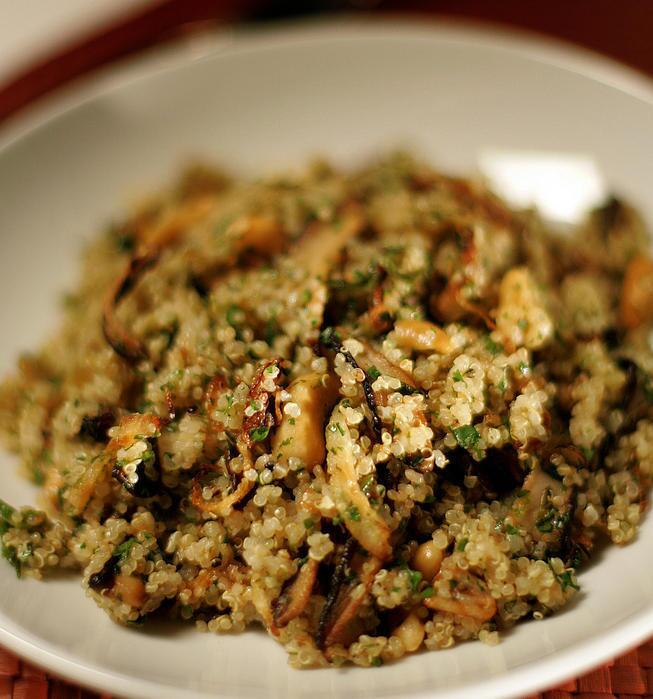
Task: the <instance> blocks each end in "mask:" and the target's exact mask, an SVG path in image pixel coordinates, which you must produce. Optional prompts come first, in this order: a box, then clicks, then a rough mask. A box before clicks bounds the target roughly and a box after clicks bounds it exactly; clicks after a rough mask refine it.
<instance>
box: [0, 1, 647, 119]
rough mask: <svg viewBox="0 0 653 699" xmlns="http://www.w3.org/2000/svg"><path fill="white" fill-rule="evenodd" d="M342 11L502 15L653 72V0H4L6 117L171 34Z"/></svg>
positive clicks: (0, 79) (2, 107) (0, 38)
mask: <svg viewBox="0 0 653 699" xmlns="http://www.w3.org/2000/svg"><path fill="white" fill-rule="evenodd" d="M336 13H348V14H350V15H364V14H372V15H377V14H381V13H384V14H386V15H388V14H390V15H392V16H397V17H399V16H401V15H408V16H410V17H411V18H412V19H414V20H415V19H418V20H423V21H428V20H429V19H431V18H432V17H445V18H449V19H453V20H467V21H470V20H472V21H477V22H490V23H494V24H497V23H498V24H503V25H505V26H506V27H508V28H513V29H525V30H530V31H535V32H539V33H541V34H546V35H549V36H552V37H556V38H559V39H564V40H567V41H572V42H575V43H577V44H580V45H582V46H584V47H586V48H589V49H593V50H595V51H600V52H602V53H605V54H607V55H610V56H612V57H614V58H617V59H619V60H621V61H623V62H625V63H628V64H630V65H631V66H633V67H635V68H637V69H639V70H641V71H643V72H646V73H648V74H649V75H653V45H652V44H651V39H650V37H651V35H652V34H653V31H652V30H653V0H620V1H617V0H407V1H403V2H402V1H401V0H280V1H275V0H0V124H1V123H2V122H5V121H6V120H7V119H9V117H11V116H15V115H17V114H18V113H19V112H20V110H21V109H24V108H25V107H26V106H28V105H30V104H32V103H33V102H35V101H36V100H38V99H39V98H41V97H43V96H44V95H47V94H48V93H50V92H52V91H53V90H55V89H57V88H59V87H62V86H64V85H66V84H68V83H70V82H71V81H73V80H75V79H77V78H79V77H80V76H84V75H86V74H88V73H89V72H90V71H93V70H96V69H98V68H101V67H102V66H106V65H107V64H109V63H111V62H112V61H115V60H118V59H120V58H124V57H126V56H128V55H130V54H135V53H138V52H143V51H147V50H152V49H153V47H158V46H160V45H161V44H163V43H166V42H168V43H169V42H173V41H179V40H183V41H188V40H197V39H198V38H199V39H202V38H205V39H206V38H210V36H211V34H212V33H215V31H216V29H220V28H225V27H229V26H242V25H246V24H252V23H269V22H274V21H279V20H284V19H293V18H302V17H313V18H317V17H320V16H324V17H329V16H331V15H334V14H336Z"/></svg>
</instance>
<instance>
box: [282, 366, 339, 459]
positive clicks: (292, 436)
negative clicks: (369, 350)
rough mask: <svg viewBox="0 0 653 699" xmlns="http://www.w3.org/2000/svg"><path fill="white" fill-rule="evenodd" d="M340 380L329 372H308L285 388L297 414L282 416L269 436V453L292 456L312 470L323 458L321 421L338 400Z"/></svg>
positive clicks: (283, 457) (322, 425)
mask: <svg viewBox="0 0 653 699" xmlns="http://www.w3.org/2000/svg"><path fill="white" fill-rule="evenodd" d="M339 388H340V381H339V380H338V378H337V377H336V376H335V375H333V374H318V373H309V374H304V375H302V376H300V377H299V378H297V379H295V380H294V381H293V382H292V383H291V384H290V385H289V386H288V388H287V389H286V390H287V391H288V393H289V394H290V400H291V401H292V402H293V403H295V404H296V405H297V406H298V407H299V410H300V414H299V415H298V416H297V417H289V416H287V415H286V416H283V417H282V418H281V421H280V424H279V427H278V428H277V430H276V431H275V433H274V436H273V437H272V455H273V456H274V458H275V459H276V460H278V461H283V462H287V461H288V459H290V458H293V457H294V458H296V459H299V460H300V461H301V463H302V464H304V466H305V467H306V468H307V469H308V470H309V471H312V470H313V468H314V467H315V465H316V464H321V463H323V462H324V459H325V457H326V444H325V439H324V423H325V420H326V417H327V415H328V414H329V413H330V412H331V410H332V409H333V406H334V404H335V402H336V401H337V400H338V395H339Z"/></svg>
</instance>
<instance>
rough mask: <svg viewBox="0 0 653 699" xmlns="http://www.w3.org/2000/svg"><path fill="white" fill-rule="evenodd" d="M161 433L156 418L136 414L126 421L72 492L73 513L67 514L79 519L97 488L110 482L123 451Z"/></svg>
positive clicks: (124, 420)
mask: <svg viewBox="0 0 653 699" xmlns="http://www.w3.org/2000/svg"><path fill="white" fill-rule="evenodd" d="M160 429H161V420H160V418H158V417H157V416H156V415H148V414H146V415H141V414H135V415H127V416H126V417H123V418H122V419H121V420H120V422H119V424H118V427H117V434H116V436H115V437H113V438H112V439H111V441H110V442H109V443H108V444H107V446H106V447H105V449H104V451H103V452H102V453H101V454H100V455H99V456H98V457H97V458H96V459H95V460H94V461H92V462H91V463H90V464H89V466H88V468H87V469H86V470H85V471H84V473H83V474H82V475H81V476H80V478H79V480H78V481H77V482H76V483H75V484H74V485H73V486H72V488H71V489H70V492H69V493H68V502H69V503H70V505H71V506H72V510H71V512H69V513H67V514H71V515H74V516H79V515H80V514H81V513H82V512H83V511H84V509H85V508H86V505H87V504H88V502H89V500H90V499H91V497H92V496H93V492H94V491H95V489H96V487H97V486H98V485H99V484H100V483H101V482H102V481H104V480H105V479H107V478H109V476H110V474H111V469H112V468H113V466H114V464H115V461H116V454H117V453H118V451H119V450H120V449H123V448H128V447H130V446H131V445H132V444H133V443H134V442H135V441H137V440H138V439H143V438H145V439H147V438H148V437H154V436H156V435H157V434H158V432H159V430H160Z"/></svg>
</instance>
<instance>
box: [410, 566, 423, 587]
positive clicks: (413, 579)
mask: <svg viewBox="0 0 653 699" xmlns="http://www.w3.org/2000/svg"><path fill="white" fill-rule="evenodd" d="M408 582H410V589H411V590H412V591H413V592H417V588H418V587H419V584H420V582H422V574H421V573H420V572H419V570H411V569H410V568H409V569H408Z"/></svg>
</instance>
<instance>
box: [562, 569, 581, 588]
mask: <svg viewBox="0 0 653 699" xmlns="http://www.w3.org/2000/svg"><path fill="white" fill-rule="evenodd" d="M556 577H557V578H558V582H559V583H560V586H561V587H562V589H563V590H566V589H567V588H568V587H571V588H573V589H574V590H580V587H579V585H578V583H576V582H575V581H574V574H573V572H572V571H571V570H565V572H564V573H562V574H560V575H558V576H556Z"/></svg>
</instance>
